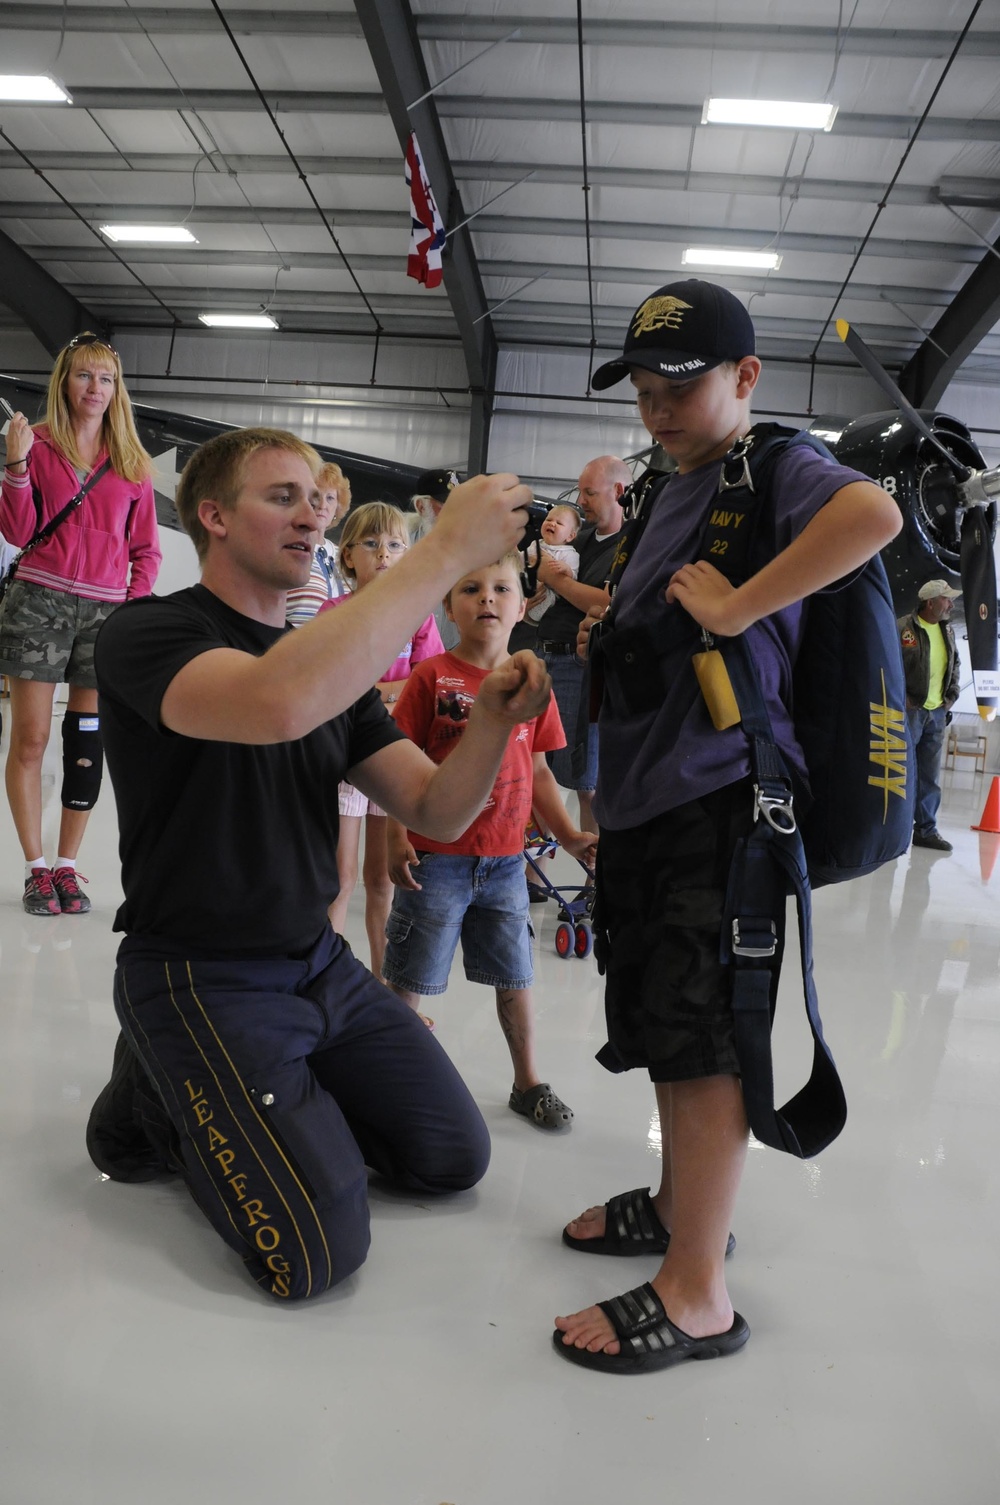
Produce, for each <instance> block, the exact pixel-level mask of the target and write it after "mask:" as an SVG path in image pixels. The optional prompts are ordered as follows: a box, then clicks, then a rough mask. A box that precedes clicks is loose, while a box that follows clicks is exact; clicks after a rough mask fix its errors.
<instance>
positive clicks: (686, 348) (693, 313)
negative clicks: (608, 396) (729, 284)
mask: <svg viewBox="0 0 1000 1505" xmlns="http://www.w3.org/2000/svg"><path fill="white" fill-rule="evenodd" d="M754 351H755V341H754V329H753V320H752V319H751V318H750V315H749V314H748V313H747V311H746V309H745V308H744V307H743V304H742V303H741V302H740V300H739V298H737V297H735V295H734V294H733V293H731V292H729V290H728V289H727V288H724V287H716V285H715V283H713V282H701V281H700V280H699V279H698V278H697V277H690V278H688V279H687V281H685V282H670V283H668V284H667V286H666V287H659V288H657V290H656V292H655V293H650V295H649V297H648V298H646V299H645V300H644V301H643V302H642V303H640V305H639V307H638V308H637V309H636V311H635V313H634V314H633V315H632V319H631V322H630V323H629V327H628V334H627V335H626V336H625V348H624V350H623V351H622V353H621V355H619V356H616V357H615V359H614V360H613V361H606V362H605V364H604V365H603V366H598V368H597V370H596V371H595V372H594V375H593V377H592V378H591V383H590V385H591V386H592V387H593V388H594V390H595V391H597V392H603V391H604V389H605V387H613V386H614V384H615V382H619V381H621V380H622V378H623V377H626V376H628V374H629V367H630V366H641V367H642V369H643V370H644V371H655V372H656V374H657V376H665V377H666V378H667V379H668V380H669V381H684V380H685V379H686V378H688V377H692V376H701V374H702V372H704V371H711V370H712V369H713V368H714V367H715V366H721V365H722V363H723V361H738V360H741V359H742V358H743V356H745V355H753V354H754Z"/></svg>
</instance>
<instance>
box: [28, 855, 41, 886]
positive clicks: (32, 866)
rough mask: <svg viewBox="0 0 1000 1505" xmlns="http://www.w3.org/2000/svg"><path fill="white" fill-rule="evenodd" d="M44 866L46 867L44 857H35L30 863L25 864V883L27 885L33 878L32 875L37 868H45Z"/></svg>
mask: <svg viewBox="0 0 1000 1505" xmlns="http://www.w3.org/2000/svg"><path fill="white" fill-rule="evenodd" d="M44 866H45V858H44V857H33V858H32V859H31V861H30V862H26V863H25V864H24V881H25V883H27V881H28V879H29V878H30V877H31V875H32V873H33V872H34V870H35V868H36V867H44Z"/></svg>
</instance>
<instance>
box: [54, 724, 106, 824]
mask: <svg viewBox="0 0 1000 1505" xmlns="http://www.w3.org/2000/svg"><path fill="white" fill-rule="evenodd" d="M62 737H63V785H62V802H63V807H64V808H65V809H66V810H93V808H94V806H95V805H96V804H97V796H98V794H99V793H100V789H101V775H102V773H103V772H104V748H103V747H102V746H101V733H100V730H99V722H98V718H97V712H96V711H93V712H90V713H84V712H82V711H67V712H66V714H65V716H64V717H63V728H62Z"/></svg>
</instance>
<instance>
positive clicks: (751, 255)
mask: <svg viewBox="0 0 1000 1505" xmlns="http://www.w3.org/2000/svg"><path fill="white" fill-rule="evenodd" d="M681 265H682V266H686V267H753V268H754V270H755V271H766V272H776V271H777V270H778V268H779V267H780V265H781V257H780V256H779V255H778V253H777V251H713V250H712V249H711V247H709V246H691V247H689V249H688V250H686V251H685V252H684V255H683V256H682V257H681Z"/></svg>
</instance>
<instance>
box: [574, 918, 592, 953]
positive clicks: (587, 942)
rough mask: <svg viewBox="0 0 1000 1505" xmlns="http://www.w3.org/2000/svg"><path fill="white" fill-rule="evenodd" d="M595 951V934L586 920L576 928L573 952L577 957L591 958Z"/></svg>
mask: <svg viewBox="0 0 1000 1505" xmlns="http://www.w3.org/2000/svg"><path fill="white" fill-rule="evenodd" d="M593 949H594V932H593V930H592V929H591V928H590V925H589V924H588V923H587V921H586V920H584V921H582V922H581V923H580V924H579V925H577V927H576V932H575V935H574V945H573V950H574V951H575V952H576V954H577V956H579V957H584V956H589V955H590V953H591V952H592V951H593Z"/></svg>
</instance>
